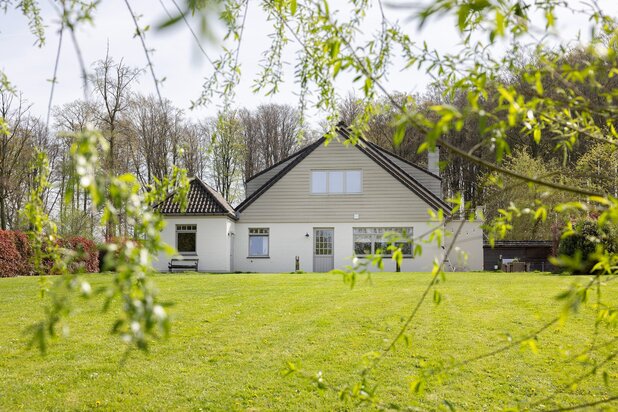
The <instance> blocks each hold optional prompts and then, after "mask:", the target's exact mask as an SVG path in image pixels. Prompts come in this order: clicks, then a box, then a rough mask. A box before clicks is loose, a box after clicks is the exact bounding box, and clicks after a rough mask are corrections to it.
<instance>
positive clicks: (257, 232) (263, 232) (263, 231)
mask: <svg viewBox="0 0 618 412" xmlns="http://www.w3.org/2000/svg"><path fill="white" fill-rule="evenodd" d="M248 234H249V236H248V242H247V252H248V253H247V257H248V258H252V259H255V258H257V259H266V258H269V257H270V228H268V227H250V228H249V230H248ZM252 237H265V238H266V254H265V255H252V254H251V238H252Z"/></svg>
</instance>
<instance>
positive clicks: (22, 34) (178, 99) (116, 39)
mask: <svg viewBox="0 0 618 412" xmlns="http://www.w3.org/2000/svg"><path fill="white" fill-rule="evenodd" d="M176 1H177V2H178V4H181V3H182V1H183V0H176ZM162 2H163V4H164V5H165V6H166V7H167V9H168V10H169V11H170V12H171V13H172V14H173V11H174V10H175V6H174V4H173V3H172V2H171V0H162ZM259 3H260V2H259V1H257V0H250V5H249V12H248V17H247V24H246V26H245V32H244V37H243V44H242V46H241V50H240V63H241V65H242V80H241V82H240V84H239V85H238V86H237V89H236V99H235V101H236V106H239V107H243V106H244V107H249V108H253V107H255V106H257V105H259V104H260V103H266V102H277V103H289V104H292V105H294V106H296V105H297V102H298V96H297V92H298V87H297V85H295V84H294V78H293V75H294V50H295V46H294V45H292V46H290V47H288V51H287V52H286V54H285V56H286V59H287V61H288V62H290V63H291V64H288V67H287V73H286V81H285V83H284V85H283V87H282V90H281V92H280V93H279V94H277V95H276V96H274V97H266V96H264V95H256V94H254V93H253V92H252V89H253V87H252V86H253V82H254V79H255V77H256V76H255V75H256V73H257V72H258V65H259V62H260V60H261V58H262V53H263V52H264V51H265V50H267V48H268V47H269V45H270V43H271V41H270V39H269V37H268V34H269V33H270V32H271V31H272V24H271V23H270V22H268V21H267V20H266V17H265V14H264V13H263V12H262V10H261V8H260V4H259ZM342 3H345V1H343V0H331V10H334V9H336V8H337V5H338V4H342ZM575 3H579V2H578V1H577V2H575ZM41 4H42V7H44V11H43V18H44V21H45V23H46V25H47V26H48V31H47V33H46V36H47V42H46V44H45V46H44V47H42V48H37V47H35V46H33V43H34V40H35V38H34V36H33V35H32V34H30V32H29V29H28V26H27V21H26V19H25V18H24V17H23V16H22V15H21V13H20V12H18V11H15V10H12V9H10V10H8V12H7V13H6V14H4V13H3V12H2V11H0V56H1V57H0V68H1V69H2V70H3V71H4V72H5V73H6V74H7V75H8V78H9V80H10V81H11V83H12V84H13V85H14V86H16V87H17V88H18V89H19V90H21V91H22V92H23V93H24V96H25V97H26V99H27V100H28V101H29V102H31V103H32V104H33V107H32V113H34V114H36V115H40V116H43V117H44V116H45V114H46V112H47V101H48V99H49V92H50V86H51V83H50V82H49V79H50V78H51V77H52V73H53V65H54V61H55V54H56V48H57V44H58V36H57V24H55V23H56V18H55V15H54V11H53V9H52V8H51V7H50V6H49V3H48V2H45V1H42V3H41ZM600 4H601V6H602V8H603V9H604V10H605V12H606V13H608V14H610V15H612V16H618V1H616V0H601V1H600ZM131 5H132V7H133V9H134V11H135V12H136V14H139V15H141V16H142V17H141V19H140V26H142V27H143V26H145V25H147V24H150V25H151V26H152V27H154V26H156V25H157V23H158V22H160V21H162V20H163V19H165V18H166V16H167V15H166V14H165V11H164V9H163V7H162V6H161V3H160V2H159V1H157V0H132V1H131ZM386 11H387V14H388V17H389V19H390V20H393V21H395V20H400V21H404V20H405V18H406V17H407V16H408V15H409V14H410V13H409V12H402V11H400V10H393V9H388V8H387V10H386ZM368 16H369V18H368V22H367V24H366V27H367V34H369V33H370V32H371V31H373V30H376V29H377V23H378V10H377V9H375V7H374V9H370V10H369V11H368ZM340 18H345V16H344V12H343V11H340ZM402 24H403V23H402ZM587 24H588V23H587V21H585V19H583V18H582V16H574V15H570V14H568V15H562V16H560V17H559V19H558V22H557V28H558V31H559V32H560V33H566V35H565V37H568V38H572V37H574V36H575V35H576V33H577V32H578V31H579V30H581V31H582V35H583V36H585V37H589V36H587V33H588V26H587ZM454 26H455V21H454V18H453V19H443V20H440V21H432V22H431V24H428V25H426V27H425V28H424V29H423V31H422V32H420V33H419V32H417V31H416V23H409V24H404V25H403V27H404V29H405V30H406V31H407V32H408V33H409V34H410V36H411V37H412V38H413V39H415V40H417V41H418V42H419V43H422V42H423V41H427V43H428V44H429V46H430V47H435V48H437V49H438V50H440V51H442V52H445V51H449V50H453V47H454V45H455V44H457V43H458V41H459V37H458V34H457V32H456V30H455V28H454ZM134 31H135V29H134V25H133V22H132V20H131V16H130V14H129V12H128V11H127V9H126V7H125V4H124V1H122V0H104V1H102V2H101V4H100V5H99V6H98V8H97V12H96V14H95V19H94V26H88V27H82V28H81V29H80V30H79V31H78V36H77V37H78V41H79V43H80V46H81V49H82V52H83V54H84V60H85V62H86V64H87V65H88V66H90V65H91V64H92V63H93V62H94V61H96V60H98V59H101V58H103V57H104V56H105V50H106V47H107V44H108V43H109V48H110V54H111V55H112V56H113V57H114V59H115V60H119V59H121V58H122V59H124V62H125V63H127V64H129V65H132V66H136V67H143V68H145V67H146V60H145V56H144V52H143V50H142V48H141V44H140V42H139V39H138V38H134V37H133V33H134ZM196 31H197V30H196ZM220 33H222V32H221V31H220ZM65 34H66V33H65ZM146 41H147V45H148V47H150V48H154V49H155V52H154V55H153V56H152V57H153V62H154V65H155V70H156V74H157V77H158V78H166V80H165V82H164V83H163V84H162V86H161V92H162V94H163V96H164V97H165V98H168V99H170V100H171V101H172V102H173V103H174V104H175V105H176V106H178V107H180V108H182V109H185V111H186V114H187V116H188V117H191V118H198V117H202V116H212V115H214V114H215V113H216V111H217V107H203V108H199V109H196V110H194V111H192V112H190V111H189V110H188V108H189V106H190V101H191V100H195V99H197V98H198V97H199V95H200V90H201V87H202V84H203V82H204V78H206V77H207V76H208V75H209V74H210V73H211V71H212V67H211V66H210V64H209V63H208V62H207V61H206V59H205V58H204V57H203V55H202V54H201V53H200V52H199V50H198V48H197V45H196V43H195V41H194V39H193V38H192V36H191V34H190V32H189V31H188V29H187V28H186V27H185V26H184V24H178V25H177V26H176V27H174V28H172V29H169V30H166V31H164V32H157V31H156V30H151V31H149V32H148V33H147V37H146ZM202 44H203V46H204V47H205V48H206V50H207V52H208V54H209V55H210V57H211V58H213V59H214V58H216V57H217V54H218V50H219V47H218V45H216V44H212V43H209V42H208V41H207V40H205V39H202ZM89 68H90V67H89ZM79 73H80V72H79V65H78V60H77V58H76V54H75V50H74V48H73V45H72V43H71V42H70V39H69V37H68V36H66V35H65V38H64V42H63V46H62V54H61V59H60V67H59V72H58V84H57V86H56V92H55V95H54V104H55V105H57V104H62V103H66V102H69V101H71V100H74V99H77V98H81V97H82V96H83V93H82V89H81V80H80V76H79ZM428 82H429V78H428V77H427V76H426V75H424V74H422V73H418V72H416V71H413V70H409V71H395V72H392V73H391V75H390V76H389V79H388V88H389V89H390V90H393V91H394V90H397V91H403V92H421V91H423V89H424V88H425V86H426V85H427V84H428ZM356 87H357V86H356V85H355V84H353V83H352V82H351V81H350V79H346V78H342V79H341V80H340V81H339V82H338V92H339V94H340V95H341V96H345V95H347V94H348V92H350V91H354V89H355V88H356ZM134 90H136V91H139V92H142V93H144V94H148V93H154V86H153V81H152V79H151V78H150V77H149V75H144V76H142V78H141V80H140V82H139V84H137V85H135V86H134ZM308 115H309V116H310V119H312V121H313V122H315V123H317V122H318V121H319V120H320V118H321V116H322V114H320V113H317V112H315V111H313V112H312V111H310V112H309V113H308Z"/></svg>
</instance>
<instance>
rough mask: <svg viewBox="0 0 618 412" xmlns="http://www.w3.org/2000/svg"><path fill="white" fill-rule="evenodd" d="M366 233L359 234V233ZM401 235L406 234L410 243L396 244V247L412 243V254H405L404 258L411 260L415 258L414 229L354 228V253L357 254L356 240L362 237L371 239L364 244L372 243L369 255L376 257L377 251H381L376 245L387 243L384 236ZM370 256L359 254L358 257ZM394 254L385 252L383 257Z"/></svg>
mask: <svg viewBox="0 0 618 412" xmlns="http://www.w3.org/2000/svg"><path fill="white" fill-rule="evenodd" d="M361 231H362V232H364V233H358V232H361ZM393 232H396V233H399V234H401V235H403V233H404V232H405V236H406V238H407V239H409V240H408V242H394V244H395V245H397V244H401V243H410V253H404V254H403V257H404V258H411V257H414V242H412V238H413V234H414V228H412V227H403V226H400V227H353V228H352V252H353V253H354V254H356V243H357V242H356V240H357V239H358V238H360V237H365V238H369V240H368V241H365V242H363V243H371V251H370V253H369V254H372V255H375V254H376V253H377V249H379V247H376V245H379V244H382V243H387V241H386V239H384V236H385V235H386V234H387V233H393ZM369 254H359V255H356V256H358V257H366V256H368V255H369ZM391 254H392V253H391V252H390V251H388V250H383V251H382V256H390V255H391Z"/></svg>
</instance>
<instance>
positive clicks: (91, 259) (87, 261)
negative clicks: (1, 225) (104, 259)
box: [0, 230, 99, 277]
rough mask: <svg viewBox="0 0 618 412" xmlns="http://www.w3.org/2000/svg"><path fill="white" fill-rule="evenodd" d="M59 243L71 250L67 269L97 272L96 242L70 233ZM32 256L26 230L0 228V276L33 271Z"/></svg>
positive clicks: (25, 273)
mask: <svg viewBox="0 0 618 412" xmlns="http://www.w3.org/2000/svg"><path fill="white" fill-rule="evenodd" d="M58 246H60V247H61V248H63V249H66V250H68V251H70V254H71V258H70V261H69V270H70V271H72V272H77V271H85V272H98V271H99V254H98V250H97V247H96V244H95V243H94V242H93V241H92V240H90V239H87V238H84V237H81V236H72V237H68V238H65V239H61V240H59V241H58ZM32 257H33V253H32V247H31V245H30V241H29V239H28V236H27V235H26V234H25V233H23V232H18V231H12V230H0V277H13V276H28V275H32V274H34V267H33V262H32ZM43 264H44V265H48V266H50V267H51V262H44V263H43Z"/></svg>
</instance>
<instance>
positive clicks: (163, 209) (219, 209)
mask: <svg viewBox="0 0 618 412" xmlns="http://www.w3.org/2000/svg"><path fill="white" fill-rule="evenodd" d="M155 209H156V210H158V211H159V212H160V213H162V214H164V215H214V216H219V215H228V216H230V217H234V218H235V217H236V213H235V212H234V208H232V206H230V205H229V203H227V202H226V201H225V199H224V198H223V196H221V195H220V194H219V193H218V192H217V191H216V190H214V189H213V188H211V187H210V186H208V185H207V184H206V183H204V182H202V181H201V180H200V179H198V178H193V179H192V180H191V181H190V182H189V194H188V195H187V209H186V210H185V211H184V212H183V211H181V209H180V204H179V203H177V202H176V201H175V200H174V195H173V194H171V195H169V196H168V197H167V198H166V199H165V200H164V201H163V202H161V203H159V204H158V205H157V206H155Z"/></svg>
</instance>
